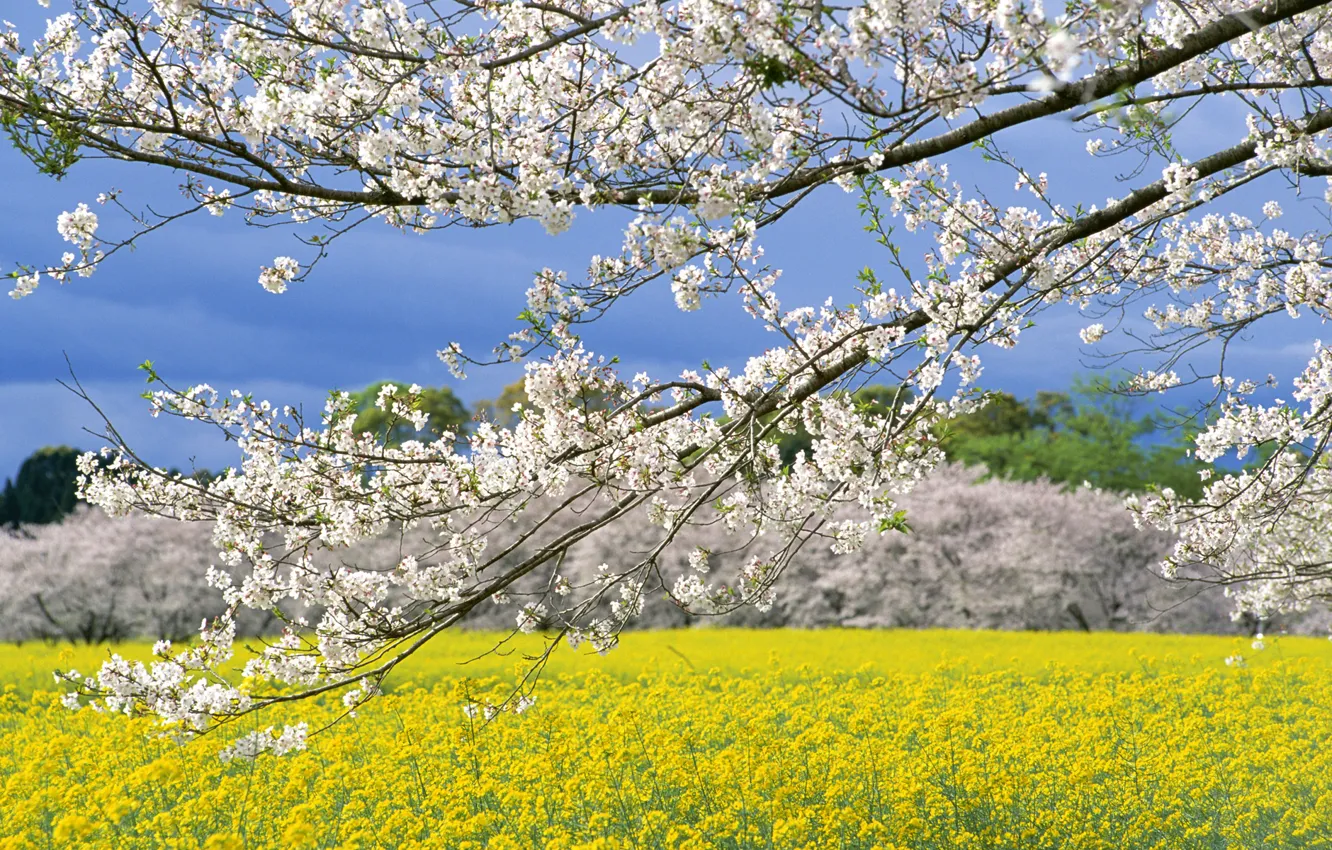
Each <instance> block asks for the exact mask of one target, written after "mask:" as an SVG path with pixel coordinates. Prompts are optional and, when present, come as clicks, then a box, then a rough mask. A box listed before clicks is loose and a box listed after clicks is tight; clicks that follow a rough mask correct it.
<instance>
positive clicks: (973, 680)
mask: <svg viewBox="0 0 1332 850" xmlns="http://www.w3.org/2000/svg"><path fill="white" fill-rule="evenodd" d="M495 639H496V638H495V637H494V636H492V635H476V634H470V635H468V634H464V635H459V636H455V637H453V638H451V640H450V642H449V643H445V644H441V645H440V646H439V647H434V648H432V653H433V654H432V655H430V656H428V657H427V658H425V659H423V660H422V661H421V662H419V663H417V664H416V666H415V667H414V670H413V673H414V675H415V677H416V678H414V679H404V680H402V681H400V682H399V683H398V685H397V687H395V688H394V689H393V690H392V691H391V692H390V693H389V694H388V695H386V696H385V697H383V698H382V699H380V700H379V701H377V702H374V703H372V704H371V705H369V706H366V707H364V708H363V709H362V710H361V711H360V712H359V714H358V716H356V717H354V718H349V719H347V720H345V721H343V722H342V723H340V724H339V725H337V726H335V727H333V729H331V730H330V731H328V732H326V733H324V734H322V735H319V736H316V737H314V738H312V740H311V742H310V748H309V750H308V751H306V752H304V753H300V754H298V755H295V756H289V757H285V758H283V759H273V758H261V759H260V760H258V761H255V762H240V761H233V762H227V763H224V762H222V761H220V760H219V759H218V757H217V751H218V749H219V748H220V747H221V746H222V745H223V744H224V743H226V737H225V735H227V734H235V733H232V732H229V731H228V732H224V733H222V736H221V737H219V736H210V737H207V738H205V739H203V740H201V741H198V742H196V743H194V744H191V745H189V746H187V747H178V746H176V745H174V744H171V743H168V742H165V741H162V740H160V739H156V738H154V737H153V736H152V734H151V727H150V726H149V725H147V724H146V723H144V722H140V721H129V720H126V719H124V718H115V717H105V716H101V715H97V714H94V713H91V712H87V711H82V712H78V713H71V712H68V711H66V710H64V709H63V708H61V707H59V705H58V697H57V695H56V694H54V693H51V692H50V691H49V690H47V691H41V690H38V687H39V684H40V687H47V688H49V686H48V685H47V684H46V683H48V682H50V672H49V671H50V670H51V669H53V668H55V667H62V668H63V667H69V666H71V665H72V666H75V667H79V668H80V669H82V670H91V669H93V667H94V666H95V662H96V658H97V657H98V655H99V654H104V651H98V650H88V649H81V650H77V651H74V650H69V649H64V650H61V649H58V648H46V647H37V648H33V647H28V646H24V647H0V686H2V687H3V695H2V696H0V737H2V739H3V742H4V745H3V746H0V850H11V848H84V847H88V848H102V847H105V848H140V847H142V848H210V850H222V848H269V847H272V848H284V850H285V848H291V850H297V848H314V847H320V848H381V847H382V848H409V847H410V848H418V847H419V848H477V850H480V848H488V849H489V850H507V848H529V847H531V848H552V850H558V848H714V847H716V848H751V847H752V848H819V850H823V848H884V849H885V850H888V848H987V850H988V848H1023V850H1026V848H1051V850H1054V848H1059V850H1064V848H1097V847H1103V848H1121V847H1122V848H1148V847H1152V848H1163V850H1165V849H1166V848H1168V849H1169V850H1185V848H1217V850H1221V848H1227V850H1231V849H1232V848H1287V847H1289V848H1305V847H1327V846H1332V748H1329V747H1328V742H1329V739H1332V645H1329V643H1328V641H1325V640H1321V641H1319V640H1313V639H1294V638H1285V639H1282V640H1280V641H1277V642H1275V645H1272V644H1273V642H1270V641H1269V648H1268V649H1266V650H1264V651H1263V652H1260V653H1254V652H1252V651H1251V650H1250V649H1249V647H1248V643H1247V642H1243V643H1239V642H1236V641H1234V640H1231V639H1224V638H1184V637H1156V636H1146V635H1137V636H1126V635H1072V634H1062V635H1061V634H997V633H984V632H970V633H964V632H924V633H919V632H843V631H828V632H795V631H776V632H754V631H740V630H721V629H716V630H713V629H706V630H702V629H700V630H693V631H686V632H671V633H657V634H638V635H631V636H628V637H627V638H626V640H625V646H624V647H623V648H622V649H620V650H617V651H616V652H613V653H611V654H610V655H609V656H607V657H606V658H604V659H600V658H595V657H593V658H591V659H589V658H586V657H581V656H575V655H574V654H573V653H571V652H565V653H564V654H559V653H557V654H556V656H555V657H554V660H553V662H552V665H551V667H550V668H549V669H548V670H547V672H546V675H545V677H544V679H543V681H542V682H541V684H540V686H539V690H538V701H537V704H536V706H535V707H534V708H533V709H531V710H530V711H529V712H527V713H526V714H524V715H521V716H508V715H505V716H501V717H500V718H498V719H497V720H496V721H494V722H492V723H490V724H481V723H480V722H478V721H473V720H471V719H469V718H468V717H467V716H465V714H464V713H463V711H462V710H461V709H462V706H463V703H464V700H465V698H466V697H465V695H466V694H472V695H477V694H484V693H487V692H493V693H499V692H500V691H501V690H502V689H503V688H504V687H505V686H506V685H509V684H511V683H512V682H513V673H514V669H515V667H517V666H519V663H520V662H519V661H518V657H517V655H518V654H517V653H515V654H514V655H510V656H508V657H489V658H486V659H482V660H481V661H479V662H476V663H473V664H469V665H459V664H457V663H455V662H456V660H457V659H461V658H465V657H469V656H470V655H473V654H475V653H476V652H478V651H480V650H482V649H484V648H486V647H488V646H490V645H492V644H493V643H494V641H495ZM122 649H124V648H122ZM519 649H521V647H520V648H519ZM131 651H134V652H140V653H142V652H144V651H145V650H144V649H143V648H141V647H140V648H132V650H131ZM1237 651H1242V652H1243V653H1244V654H1245V655H1246V660H1247V663H1246V665H1245V666H1243V667H1228V666H1226V665H1225V664H1223V663H1222V659H1223V658H1225V657H1226V656H1228V655H1231V654H1233V653H1235V652H1237ZM296 711H299V712H300V715H299V716H301V717H304V718H308V719H310V720H312V721H318V720H320V719H325V718H327V717H329V716H331V713H332V711H333V709H332V708H331V707H328V708H324V709H314V710H312V709H310V708H309V707H299V708H298V709H293V712H296ZM321 712H322V713H321ZM296 716H297V715H296V714H295V713H293V714H292V715H291V716H286V715H280V714H277V715H272V716H266V717H263V718H261V719H260V721H259V722H260V724H262V725H265V726H266V725H270V724H279V725H280V724H281V723H282V722H284V721H288V722H289V721H291V720H293V719H294V718H295V717H296ZM312 725H314V724H313V723H312ZM249 728H253V727H249ZM236 731H237V732H239V731H245V730H236Z"/></svg>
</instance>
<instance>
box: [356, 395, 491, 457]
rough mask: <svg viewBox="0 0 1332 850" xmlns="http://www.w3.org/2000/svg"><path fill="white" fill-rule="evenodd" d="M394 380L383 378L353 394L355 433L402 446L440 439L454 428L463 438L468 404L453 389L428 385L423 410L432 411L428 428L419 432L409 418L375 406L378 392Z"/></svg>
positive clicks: (458, 436) (422, 397)
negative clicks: (407, 442) (374, 436)
mask: <svg viewBox="0 0 1332 850" xmlns="http://www.w3.org/2000/svg"><path fill="white" fill-rule="evenodd" d="M391 383H395V382H393V381H380V382H378V383H375V384H371V385H370V386H368V387H366V388H365V389H363V390H361V391H360V392H359V393H353V394H352V400H353V401H355V403H356V410H357V415H356V421H355V423H353V424H352V429H353V430H354V431H356V433H358V434H375V435H376V436H378V437H380V438H382V439H383V440H384V441H385V443H387V444H388V445H390V446H399V445H402V444H403V443H404V442H406V441H408V440H422V441H424V442H430V441H432V440H438V439H439V437H440V434H442V433H443V432H444V431H452V432H453V433H454V434H456V435H457V438H458V441H459V442H461V441H462V438H463V435H464V433H465V432H466V430H467V423H468V422H469V420H470V417H469V415H468V412H467V407H466V406H465V405H464V404H463V403H462V402H461V401H459V400H458V397H457V396H455V395H454V394H453V391H452V390H450V389H449V388H448V387H427V388H426V389H424V390H423V391H422V392H421V396H420V405H421V410H423V411H424V412H426V413H428V414H430V420H429V421H428V422H427V423H426V427H425V429H424V430H423V431H419V432H418V431H417V430H416V429H415V428H414V427H413V426H412V423H411V422H410V421H408V420H406V419H403V418H401V417H399V416H395V415H393V414H391V413H389V412H387V411H384V410H380V409H379V408H378V407H375V400H376V399H377V398H378V397H379V391H380V390H381V389H383V388H384V387H385V386H387V385H388V384H391ZM398 386H400V387H402V388H404V389H405V388H406V387H407V385H406V384H398Z"/></svg>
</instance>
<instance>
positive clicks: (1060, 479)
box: [0, 382, 1204, 527]
mask: <svg viewBox="0 0 1332 850" xmlns="http://www.w3.org/2000/svg"><path fill="white" fill-rule="evenodd" d="M385 383H387V382H380V383H376V384H372V385H371V386H369V387H366V388H365V389H364V390H362V391H361V392H359V393H356V394H354V396H353V397H354V399H355V400H356V404H357V408H358V410H359V414H358V416H357V419H356V422H355V425H354V428H355V430H356V431H357V432H358V433H367V432H368V433H376V434H379V435H380V436H381V437H383V438H384V439H385V440H386V441H387V442H389V443H390V444H400V443H402V442H404V441H405V440H408V439H418V440H432V439H438V438H439V436H440V434H442V433H444V432H446V431H447V432H451V433H453V434H455V435H456V438H457V439H459V440H461V439H463V438H465V435H466V434H467V433H468V432H469V431H470V430H471V427H472V425H473V423H474V422H477V421H480V420H488V421H491V422H495V423H497V424H500V425H511V424H513V422H514V421H515V420H516V417H517V414H516V413H515V412H514V406H515V405H518V404H525V403H526V401H527V396H526V394H525V393H524V392H523V385H522V383H521V382H518V383H514V384H511V385H509V386H508V387H505V389H504V391H503V393H502V394H501V395H500V397H499V398H498V399H495V400H493V401H481V402H478V403H477V404H476V406H475V407H474V408H473V409H471V410H469V409H468V408H467V406H466V405H464V404H463V403H462V402H461V401H460V400H459V399H458V398H457V396H455V395H454V394H453V392H452V391H451V390H449V389H448V388H447V387H437V388H430V389H427V390H425V391H424V392H423V393H422V397H421V405H422V408H423V409H424V410H425V412H427V413H429V414H430V420H429V424H428V425H427V428H426V430H425V431H424V432H413V431H412V430H411V425H410V423H406V422H403V421H401V420H393V419H390V418H389V416H388V415H387V414H385V413H384V412H383V411H381V410H379V409H378V408H376V407H375V398H376V397H377V396H378V394H379V390H380V388H381V387H383V386H384V385H385ZM854 397H855V398H856V400H857V401H859V402H860V403H862V404H864V405H865V406H866V407H869V408H874V409H878V410H881V411H885V410H888V409H892V408H893V407H900V406H902V405H904V404H905V403H906V402H907V401H908V400H909V399H910V394H909V391H907V390H903V389H901V388H899V387H895V386H883V385H873V386H867V387H864V388H862V389H860V390H858V391H857V392H856V393H854ZM937 436H938V438H939V441H940V446H941V447H942V448H943V450H944V452H945V454H946V455H947V456H948V459H949V460H951V461H953V462H957V463H962V464H965V465H967V466H974V465H977V464H979V465H982V466H984V467H985V469H986V470H988V476H989V477H993V478H1001V479H1007V480H1013V481H1035V480H1037V479H1042V478H1043V479H1046V480H1049V481H1052V482H1055V483H1057V484H1064V485H1067V486H1070V487H1076V486H1080V485H1081V484H1082V483H1083V482H1089V483H1090V484H1092V485H1093V486H1094V487H1097V488H1099V489H1104V490H1110V491H1114V492H1140V491H1143V490H1146V489H1148V488H1149V487H1152V486H1160V487H1171V488H1173V489H1174V490H1175V491H1176V492H1179V493H1182V494H1184V495H1188V496H1197V495H1199V494H1200V492H1201V486H1202V484H1201V477H1200V476H1199V474H1198V473H1199V471H1200V470H1202V469H1203V468H1204V465H1203V464H1200V463H1198V462H1197V461H1195V460H1192V459H1191V458H1190V457H1189V455H1188V453H1187V448H1188V444H1187V442H1186V440H1185V437H1186V436H1187V435H1186V433H1185V432H1184V431H1183V430H1181V429H1179V428H1178V427H1177V426H1175V425H1167V424H1166V423H1165V422H1164V420H1162V419H1161V418H1160V417H1156V416H1139V415H1136V414H1135V412H1134V410H1133V407H1132V405H1131V404H1130V403H1128V402H1127V401H1125V400H1124V399H1123V398H1122V397H1119V396H1116V395H1114V394H1112V393H1110V392H1108V391H1107V389H1106V387H1105V385H1104V384H1103V383H1098V382H1082V383H1078V384H1076V385H1075V386H1074V388H1073V390H1072V391H1070V392H1045V391H1042V392H1038V393H1036V395H1035V396H1034V397H1032V398H1028V399H1019V398H1017V397H1016V396H1014V395H1012V394H1010V393H1005V392H1000V393H997V394H995V395H994V396H993V398H992V399H991V401H990V402H989V404H987V405H986V406H985V407H984V408H982V409H981V410H979V411H977V412H975V413H971V414H967V415H964V416H961V417H959V418H957V419H953V420H950V421H948V422H945V423H943V424H942V425H940V426H939V428H938V429H937ZM777 441H778V444H779V445H780V448H781V453H782V458H783V460H784V461H785V462H786V463H791V462H793V461H794V460H795V457H796V455H797V454H798V453H799V452H800V451H802V450H803V451H806V452H808V451H809V449H810V447H811V442H812V441H811V438H810V436H809V435H808V434H807V433H805V432H804V430H803V429H799V430H797V431H796V432H795V433H793V434H782V435H780V436H779V437H778V438H777ZM78 455H79V452H78V451H77V450H75V449H72V448H69V447H68V446H54V447H47V448H43V449H39V450H38V451H37V452H35V453H34V454H33V455H32V456H30V457H29V458H27V459H26V460H25V461H24V462H23V465H22V466H21V467H20V469H19V473H18V477H17V478H16V479H13V480H6V481H5V486H4V491H3V496H0V525H7V526H10V527H17V526H19V525H43V524H46V523H50V522H57V521H59V520H60V519H61V518H62V517H64V516H66V515H68V514H69V513H70V512H71V511H73V510H74V507H75V506H76V504H77V503H78V499H77V496H76V495H75V489H76V479H77V477H78V469H77V465H76V461H77V458H78ZM216 474H218V473H216V472H212V471H209V470H199V471H196V472H194V473H193V475H194V476H195V477H199V478H208V477H212V476H213V475H216Z"/></svg>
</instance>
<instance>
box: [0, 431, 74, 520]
mask: <svg viewBox="0 0 1332 850" xmlns="http://www.w3.org/2000/svg"><path fill="white" fill-rule="evenodd" d="M80 454H81V453H80V452H79V450H78V449H72V448H70V447H69V446H47V447H46V448H42V449H38V450H37V451H35V452H33V453H32V454H31V455H29V456H28V457H27V458H26V459H25V460H24V461H23V465H22V466H20V467H19V472H18V477H17V478H15V479H14V481H13V483H12V484H11V483H10V482H8V481H6V482H5V492H4V497H3V503H4V508H3V517H4V518H5V521H6V522H7V523H8V524H9V525H11V526H12V525H44V524H46V523H51V522H59V521H60V520H61V519H62V518H64V517H65V516H66V515H68V514H70V513H72V512H73V510H74V506H75V505H76V504H78V501H79V500H78V497H77V496H76V495H75V490H76V489H77V486H78V477H79V469H78V459H79V455H80Z"/></svg>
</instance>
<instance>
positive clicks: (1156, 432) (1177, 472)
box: [940, 379, 1204, 497]
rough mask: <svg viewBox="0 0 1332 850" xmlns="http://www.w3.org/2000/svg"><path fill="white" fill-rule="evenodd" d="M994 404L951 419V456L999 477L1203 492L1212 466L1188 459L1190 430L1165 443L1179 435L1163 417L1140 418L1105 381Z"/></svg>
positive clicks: (945, 436)
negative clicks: (1204, 471)
mask: <svg viewBox="0 0 1332 850" xmlns="http://www.w3.org/2000/svg"><path fill="white" fill-rule="evenodd" d="M994 405H998V406H997V407H996V409H995V411H994V412H993V413H990V412H989V406H987V407H986V408H983V409H981V410H979V411H977V412H976V413H973V414H969V415H967V416H963V417H959V418H958V419H956V420H953V421H952V422H948V423H945V425H944V426H943V427H942V428H941V431H940V438H941V445H942V446H943V449H944V452H945V453H946V454H947V455H948V457H949V459H950V460H954V461H960V462H962V463H965V464H967V465H972V464H978V463H979V464H984V465H985V467H986V468H987V469H988V470H989V474H990V475H991V476H993V477H995V478H1007V479H1012V480H1018V481H1033V480H1035V479H1037V478H1047V479H1049V480H1051V481H1057V482H1062V483H1064V484H1067V485H1069V486H1070V487H1076V486H1079V485H1081V484H1082V482H1084V481H1087V482H1090V483H1091V484H1093V485H1094V486H1096V487H1099V488H1102V489H1105V490H1111V491H1116V492H1133V491H1142V490H1146V489H1148V488H1150V487H1152V486H1159V487H1171V488H1173V489H1174V490H1176V491H1177V492H1180V493H1183V494H1186V495H1188V496H1190V497H1196V496H1198V495H1200V494H1201V491H1202V479H1201V478H1200V477H1199V475H1198V472H1199V471H1200V470H1201V469H1203V468H1204V465H1203V464H1200V463H1198V462H1197V461H1195V460H1192V459H1191V458H1189V457H1188V455H1187V448H1188V443H1187V440H1186V438H1187V434H1185V433H1183V432H1181V431H1176V432H1175V433H1174V434H1173V437H1174V439H1169V440H1166V441H1161V440H1160V437H1162V436H1163V435H1164V436H1172V435H1171V434H1170V433H1169V431H1168V430H1167V429H1166V426H1165V425H1164V423H1163V420H1161V419H1159V418H1157V417H1153V416H1138V415H1136V414H1135V412H1134V410H1133V405H1132V402H1131V401H1130V400H1128V399H1125V398H1124V397H1122V396H1119V395H1116V394H1114V393H1112V392H1110V388H1109V384H1108V382H1107V381H1105V380H1104V379H1093V380H1090V381H1079V382H1077V383H1076V384H1075V385H1074V387H1073V391H1072V392H1071V393H1055V392H1040V393H1037V395H1036V397H1035V398H1034V399H1031V400H1029V401H1026V402H1020V401H1018V400H1017V399H1016V398H1014V397H1013V396H1012V395H1009V394H1007V393H1000V394H998V396H997V397H996V398H995V399H994V400H993V401H991V403H990V406H994ZM1171 430H1174V429H1171ZM1154 439H1155V440H1156V441H1155V442H1153V440H1154Z"/></svg>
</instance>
